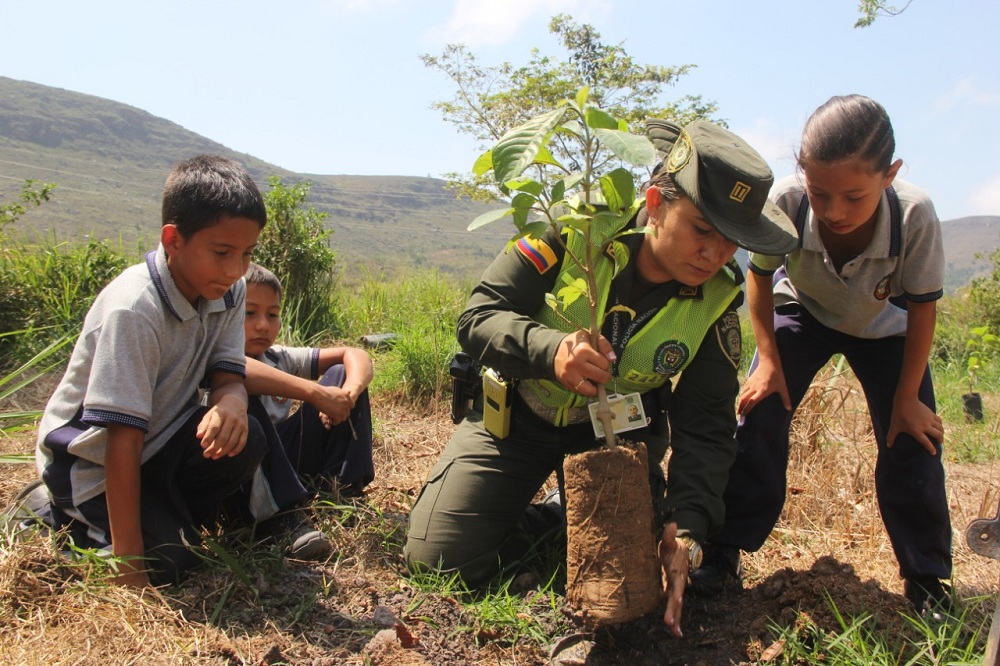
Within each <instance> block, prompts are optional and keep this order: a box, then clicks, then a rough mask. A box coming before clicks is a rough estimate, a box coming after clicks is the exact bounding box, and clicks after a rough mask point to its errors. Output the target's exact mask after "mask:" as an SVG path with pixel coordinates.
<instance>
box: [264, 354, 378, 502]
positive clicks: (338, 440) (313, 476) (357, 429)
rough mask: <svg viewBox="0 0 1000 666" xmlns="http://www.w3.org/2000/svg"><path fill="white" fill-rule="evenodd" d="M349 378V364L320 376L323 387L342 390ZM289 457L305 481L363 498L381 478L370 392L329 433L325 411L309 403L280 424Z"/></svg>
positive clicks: (323, 488)
mask: <svg viewBox="0 0 1000 666" xmlns="http://www.w3.org/2000/svg"><path fill="white" fill-rule="evenodd" d="M345 379H346V374H345V369H344V366H343V365H340V364H337V365H334V366H332V367H331V368H330V369H329V370H327V371H326V373H325V374H324V375H323V376H322V377H321V378H320V380H319V383H320V384H322V385H323V386H337V387H342V386H343V385H344V380H345ZM275 429H276V430H277V432H278V436H279V437H280V438H281V444H282V446H283V447H284V450H285V454H286V455H287V456H288V460H289V461H290V462H291V465H292V467H294V468H295V471H296V473H297V474H298V475H299V477H300V478H301V479H302V480H303V481H307V482H309V483H310V484H314V485H315V486H316V487H317V488H318V489H319V490H327V491H328V490H331V489H332V487H333V485H334V483H335V484H336V485H337V487H338V489H339V490H340V493H341V494H343V495H347V496H351V495H359V494H361V492H362V490H363V489H364V487H365V486H367V485H368V484H369V483H371V482H372V480H373V479H374V478H375V463H374V461H373V459H372V410H371V402H370V401H369V399H368V390H367V389H366V390H365V391H364V392H362V394H361V396H360V397H359V398H358V401H357V403H355V405H354V409H352V410H351V413H350V415H349V416H348V417H347V420H345V421H343V422H342V423H338V424H337V425H335V426H333V427H332V428H330V429H329V430H327V429H326V428H324V427H323V423H322V421H320V418H319V412H318V411H317V410H316V408H315V407H313V406H312V405H310V404H309V403H303V404H302V406H301V407H299V409H298V411H296V412H295V413H294V414H292V415H291V416H290V417H288V418H287V419H285V420H284V421H282V422H280V423H276V424H275Z"/></svg>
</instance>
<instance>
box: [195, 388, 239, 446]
mask: <svg viewBox="0 0 1000 666" xmlns="http://www.w3.org/2000/svg"><path fill="white" fill-rule="evenodd" d="M235 402H239V401H235ZM248 433H249V427H248V426H247V413H246V406H245V405H243V406H241V407H239V408H234V407H233V405H231V404H229V403H228V401H226V400H221V401H219V403H218V404H216V405H215V406H214V407H212V408H211V409H209V410H208V412H207V413H206V414H205V416H204V418H202V420H201V423H199V424H198V432H197V435H198V438H199V439H200V440H201V448H202V449H203V453H202V455H204V456H205V457H206V458H209V459H211V460H218V459H219V458H222V457H224V456H235V455H237V454H238V453H239V452H240V451H242V450H243V447H244V446H246V443H247V434H248Z"/></svg>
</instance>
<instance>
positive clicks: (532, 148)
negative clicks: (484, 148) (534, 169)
mask: <svg viewBox="0 0 1000 666" xmlns="http://www.w3.org/2000/svg"><path fill="white" fill-rule="evenodd" d="M565 115H566V107H565V105H561V106H559V107H558V108H556V109H553V110H552V111H549V112H548V113H543V114H542V115H540V116H538V117H537V118H532V119H531V120H529V121H528V122H526V123H524V124H523V125H519V126H517V127H515V128H514V129H512V130H510V131H509V132H507V133H506V134H504V135H503V136H502V137H501V138H500V140H499V141H497V143H496V145H495V146H493V177H494V178H495V180H496V182H497V183H498V184H499V183H506V182H507V181H508V180H513V179H514V178H517V177H518V176H520V175H521V174H522V173H523V172H524V170H525V169H527V168H528V166H529V165H530V164H531V163H532V162H534V161H535V157H537V155H538V151H539V149H540V148H541V147H542V146H543V145H544V144H545V142H546V141H548V139H549V136H550V135H551V134H552V130H553V129H554V128H555V127H556V126H558V125H559V123H561V122H562V119H563V117H564V116H565Z"/></svg>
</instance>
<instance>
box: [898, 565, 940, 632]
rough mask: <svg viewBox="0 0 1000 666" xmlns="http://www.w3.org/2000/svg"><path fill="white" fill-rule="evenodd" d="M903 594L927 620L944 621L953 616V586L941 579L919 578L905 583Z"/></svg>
mask: <svg viewBox="0 0 1000 666" xmlns="http://www.w3.org/2000/svg"><path fill="white" fill-rule="evenodd" d="M903 594H904V595H905V596H906V598H907V599H908V600H909V602H910V603H911V604H912V605H913V610H915V611H916V612H917V614H918V615H919V616H920V617H922V618H924V619H925V620H934V621H938V622H940V621H942V620H944V618H945V616H946V615H950V614H951V586H949V585H948V584H947V583H945V582H943V581H942V580H941V579H940V578H934V577H933V576H919V577H914V578H907V579H906V580H904V581H903Z"/></svg>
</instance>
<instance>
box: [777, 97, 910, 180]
mask: <svg viewBox="0 0 1000 666" xmlns="http://www.w3.org/2000/svg"><path fill="white" fill-rule="evenodd" d="M895 150H896V138H895V135H894V133H893V131H892V123H891V122H890V121H889V114H888V113H886V110H885V109H884V108H883V107H882V105H881V104H879V103H878V102H876V101H875V100H873V99H870V98H868V97H865V96H864V95H842V96H835V97H831V98H830V99H829V100H827V101H826V102H825V103H824V104H823V105H822V106H820V107H819V108H818V109H816V110H815V111H813V114H812V115H811V116H809V120H807V121H806V125H805V128H803V130H802V146H801V148H800V149H799V154H798V155H797V161H798V165H799V167H800V168H801V167H802V166H803V163H804V162H809V161H812V162H819V163H820V164H832V163H834V162H839V161H842V160H847V159H853V160H863V161H865V162H867V163H868V164H869V165H870V166H871V167H872V168H874V170H875V172H876V173H885V172H886V171H888V170H889V167H890V166H891V164H892V156H893V153H894V152H895Z"/></svg>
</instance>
